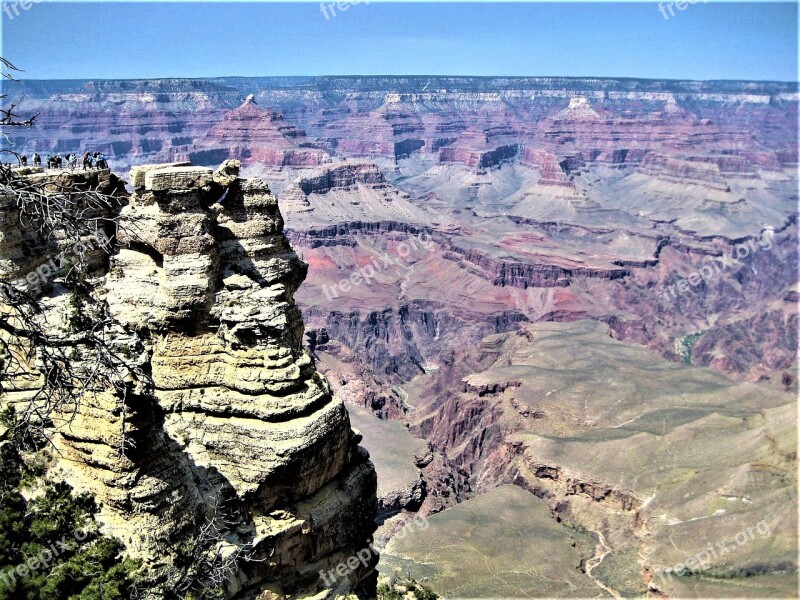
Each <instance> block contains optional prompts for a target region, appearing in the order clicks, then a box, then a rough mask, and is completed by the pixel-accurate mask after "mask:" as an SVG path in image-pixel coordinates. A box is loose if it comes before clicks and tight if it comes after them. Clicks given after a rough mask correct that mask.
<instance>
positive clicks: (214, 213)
mask: <svg viewBox="0 0 800 600" xmlns="http://www.w3.org/2000/svg"><path fill="white" fill-rule="evenodd" d="M238 170H239V165H238V162H235V161H229V162H226V163H225V164H224V165H223V166H222V167H221V168H220V169H219V170H217V171H216V172H212V170H211V169H208V168H203V167H192V166H189V165H186V164H182V165H153V166H145V167H139V168H136V169H134V171H133V172H132V174H131V181H132V183H133V186H134V187H135V190H134V192H133V194H132V195H131V196H130V198H129V200H128V201H127V203H126V205H125V206H124V207H123V208H121V212H120V214H119V219H118V220H119V229H118V234H117V240H116V241H117V245H118V250H117V251H116V252H115V253H114V254H113V255H112V256H111V259H110V264H109V265H108V269H107V273H106V272H105V271H104V270H102V269H101V270H100V272H99V273H94V274H95V275H101V276H102V277H96V278H94V279H93V280H92V284H93V285H94V286H95V289H96V291H97V293H98V294H100V295H102V296H104V297H105V300H106V302H107V305H108V312H109V314H110V316H111V317H112V321H113V325H111V326H109V327H108V331H107V332H106V334H107V335H108V336H109V339H110V340H111V344H112V345H114V347H116V348H117V350H118V351H119V352H120V353H121V354H122V355H124V356H125V357H127V359H128V360H130V362H131V364H136V365H138V366H139V367H140V369H141V371H142V372H144V373H146V374H147V375H149V377H148V378H143V380H142V381H141V382H139V383H138V384H137V385H131V386H129V387H128V388H126V389H125V390H124V391H119V390H114V389H108V390H106V389H104V390H99V391H96V392H95V393H93V394H86V396H85V397H84V398H82V399H81V402H80V404H79V405H78V407H77V411H76V413H75V415H74V418H72V419H71V421H70V423H69V424H68V425H67V426H65V427H62V428H60V432H59V435H58V436H57V438H56V444H57V448H58V451H59V454H58V458H57V460H56V461H55V464H54V466H53V468H52V469H51V471H50V473H49V476H50V477H54V478H55V477H58V478H62V479H65V480H66V481H67V482H69V483H70V484H71V485H73V487H74V488H75V489H76V490H78V491H89V492H91V493H92V494H93V495H94V496H95V497H96V498H97V500H98V502H99V503H101V504H102V512H101V521H102V523H103V526H104V530H105V532H106V533H107V534H109V535H112V536H114V537H117V538H119V539H120V540H122V541H123V543H124V544H125V545H126V546H127V552H128V553H129V554H130V555H131V556H134V557H137V558H141V559H143V561H144V563H145V565H146V566H147V567H149V569H150V571H149V572H150V575H151V581H150V586H151V587H152V589H153V590H156V591H159V592H163V593H165V594H166V597H178V596H179V595H180V594H182V593H185V591H187V590H196V589H197V587H198V586H200V587H206V588H208V587H210V583H209V582H208V581H205V580H204V579H203V578H204V577H206V576H208V573H202V572H200V573H195V574H193V575H192V577H194V581H188V580H187V577H188V576H187V574H186V571H185V570H183V571H182V570H181V568H180V565H181V564H185V563H186V562H187V560H188V558H189V557H187V554H192V552H195V551H196V550H197V549H198V547H199V546H200V545H201V543H202V544H204V545H203V547H202V548H199V549H200V550H203V551H207V552H210V553H211V554H212V555H213V554H215V553H216V554H217V556H218V557H221V558H220V559H219V561H220V562H221V563H222V564H223V565H224V566H226V567H227V571H226V577H225V579H224V582H223V584H222V585H221V586H219V588H218V589H219V590H221V591H222V592H223V593H224V596H225V597H226V598H233V597H236V598H256V597H258V598H261V599H264V598H279V597H280V598H282V597H286V596H287V595H289V596H293V597H296V596H303V597H311V596H313V597H319V598H323V597H334V596H335V597H343V596H348V595H358V596H359V597H364V598H367V597H371V596H373V595H374V592H375V580H376V575H375V571H374V563H375V562H377V557H376V556H374V555H373V556H371V560H370V562H369V563H368V564H363V563H359V564H358V565H357V567H356V568H348V569H347V573H346V575H345V576H341V577H337V578H333V579H331V578H328V579H325V580H324V579H323V578H321V577H320V571H324V572H327V571H329V570H330V569H332V568H335V567H337V565H339V564H340V563H343V562H345V561H346V560H347V559H348V558H350V557H351V556H353V555H354V554H355V553H356V552H357V551H358V550H359V549H361V548H364V547H365V546H366V545H367V544H369V543H370V542H371V540H372V537H371V536H372V532H373V531H374V529H375V525H374V519H375V510H376V475H375V471H374V468H373V466H372V463H371V462H370V461H369V455H368V454H367V452H366V451H365V450H364V449H363V448H360V447H359V446H358V442H359V441H360V436H359V435H357V434H356V433H355V432H354V431H353V430H352V429H351V427H350V421H349V417H348V414H347V411H346V410H345V408H344V405H343V403H342V402H341V400H339V399H338V398H336V397H334V396H333V394H332V392H331V388H330V386H329V384H328V383H327V381H326V380H325V379H323V378H322V377H321V376H320V375H319V374H318V373H317V372H316V370H315V366H314V362H313V360H312V358H311V356H310V354H309V353H308V352H307V351H305V350H304V349H303V347H302V339H303V322H302V318H301V315H300V312H299V310H298V309H297V307H296V306H295V303H294V300H293V295H294V293H295V291H296V290H297V287H298V286H299V285H300V284H301V283H302V281H303V279H304V278H305V275H306V269H307V266H306V264H305V263H304V262H303V261H302V260H300V259H299V258H298V256H297V255H296V254H295V252H294V251H293V250H292V248H291V246H290V245H289V242H288V241H287V239H286V237H285V236H284V234H283V220H282V217H281V214H280V211H279V208H278V202H277V199H276V197H275V196H274V195H273V194H272V193H271V192H270V189H269V188H268V187H267V185H266V184H264V183H263V182H262V181H259V180H254V179H250V180H248V179H240V178H239V177H238ZM109 176H110V175H109V174H108V173H106V178H107V179H108V177H109ZM78 177H80V176H78ZM110 177H111V178H113V176H110ZM113 180H114V181H119V180H117V179H115V178H113ZM10 208H11V207H9V206H6V205H4V209H5V210H4V215H3V216H4V221H5V222H6V223H7V225H8V226H9V227H12V228H13V227H19V224H18V222H17V223H15V222H13V217H14V215H13V214H12V213H13V210H10ZM22 240H23V236H21V235H18V236H16V237H15V236H14V235H11V234H5V235H4V237H3V241H4V244H3V245H2V249H3V259H4V262H3V263H2V264H3V265H4V268H3V269H4V270H3V272H2V273H0V275H2V276H3V277H7V276H9V275H16V273H11V272H10V269H9V268H6V266H7V265H9V264H17V263H18V261H17V258H18V255H19V251H20V245H21V242H22ZM30 266H35V265H30ZM45 293H46V295H47V298H46V300H47V302H48V303H52V306H53V309H52V310H53V311H54V312H56V313H57V312H58V311H59V310H60V309H62V308H63V305H64V302H65V298H66V296H67V294H66V291H65V290H64V289H63V288H60V287H59V284H58V282H55V285H51V286H49V287H48V289H47V290H45ZM28 387H29V390H28V391H27V392H21V393H20V392H17V393H16V395H15V396H14V398H12V400H14V401H17V402H20V403H24V402H25V401H26V400H28V399H29V398H30V395H31V393H32V392H33V390H35V385H30V386H28ZM208 524H213V529H214V531H215V532H216V533H215V535H214V536H213V538H211V539H205V538H203V534H202V533H201V532H202V531H203V529H204V528H205V529H206V530H208V528H207V527H206V526H207V525H208ZM192 549H194V550H192ZM180 597H183V596H180Z"/></svg>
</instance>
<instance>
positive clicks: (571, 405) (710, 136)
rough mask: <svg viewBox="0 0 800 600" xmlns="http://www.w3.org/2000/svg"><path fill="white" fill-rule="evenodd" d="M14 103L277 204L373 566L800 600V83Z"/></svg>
mask: <svg viewBox="0 0 800 600" xmlns="http://www.w3.org/2000/svg"><path fill="white" fill-rule="evenodd" d="M9 85H10V90H11V91H10V93H11V97H12V98H13V97H15V94H16V96H17V97H19V100H20V102H19V110H29V111H38V112H39V113H40V117H39V122H40V127H39V129H38V131H37V130H30V131H21V132H14V133H15V137H14V140H13V141H14V142H15V143H16V144H18V145H19V146H20V147H21V148H24V149H25V150H26V151H28V152H34V151H38V152H40V153H55V152H62V153H64V152H67V151H78V150H85V149H92V150H103V151H105V152H106V154H107V155H108V156H109V158H110V161H111V164H112V167H116V168H117V169H126V168H128V167H130V166H131V165H136V164H139V163H143V162H164V161H183V160H185V161H191V162H193V163H194V164H201V165H202V164H218V163H219V162H221V161H222V160H225V159H229V158H233V159H237V160H240V161H241V162H242V165H243V169H244V173H245V174H247V175H248V176H258V177H261V178H263V179H264V180H265V181H266V182H267V183H268V184H269V186H270V188H271V189H272V191H273V192H275V193H276V195H277V197H278V201H279V204H280V209H281V212H282V215H283V218H284V219H285V224H286V235H287V237H288V239H289V240H290V241H291V243H292V246H293V247H294V248H295V250H296V251H297V253H298V254H299V255H300V257H301V258H302V260H303V261H305V262H306V263H307V264H308V266H309V269H308V277H307V280H306V282H305V284H304V285H303V286H302V287H300V288H299V289H298V291H297V293H296V296H295V298H296V301H297V305H298V306H299V308H300V309H301V311H302V314H303V320H304V323H305V327H306V338H305V340H306V345H307V347H308V349H309V350H310V351H311V353H312V355H313V356H314V358H315V360H316V365H317V368H318V369H319V370H320V372H322V373H323V374H324V375H326V376H327V378H328V379H329V381H330V383H331V386H332V388H333V391H334V392H335V394H336V395H337V396H338V397H339V398H341V399H343V400H344V402H345V404H346V405H347V406H348V407H349V408H350V409H351V420H352V423H353V425H354V427H356V428H357V429H359V430H360V431H361V433H362V434H363V436H364V439H363V445H364V446H365V447H366V448H367V450H369V451H370V453H371V457H372V460H373V462H374V463H375V466H376V470H377V473H378V521H379V525H380V528H379V530H378V532H377V533H376V537H378V536H384V537H385V538H387V539H388V538H391V539H390V541H389V542H388V545H387V546H386V548H385V551H384V552H383V556H382V558H381V562H380V564H379V570H380V571H381V573H382V574H383V576H385V577H391V576H392V575H393V574H399V575H401V576H404V577H405V576H411V577H414V578H416V579H418V580H421V581H425V582H426V583H428V584H429V585H430V586H431V587H432V589H433V590H434V591H436V592H438V593H440V594H442V595H448V596H451V597H472V598H477V597H517V598H523V597H586V596H592V597H594V596H601V597H606V596H614V597H635V596H643V595H647V596H650V597H665V596H667V597H793V596H795V595H796V593H797V592H796V590H797V583H798V581H797V550H798V545H797V525H798V524H797V457H796V448H797V415H796V401H797V391H798V385H797V328H798V317H797V302H798V297H799V296H798V292H799V290H798V271H797V200H798V194H797V189H798V178H797V165H798V159H797V153H798V149H797V135H796V132H797V107H798V93H797V91H796V87H795V88H792V86H791V85H789V84H781V83H771V82H681V81H649V80H614V79H591V80H588V79H566V78H563V79H561V78H555V79H554V78H541V79H536V78H503V79H499V78H481V79H470V78H390V77H384V78H381V77H362V78H292V79H291V80H281V79H280V78H250V79H248V78H237V79H233V78H231V79H226V78H219V79H211V80H158V81H136V82H113V81H105V82H85V81H81V82H50V83H45V82H17V83H15V84H9ZM14 86H17V87H14ZM414 517H417V518H419V517H425V518H426V519H427V521H426V522H427V526H426V527H424V528H423V527H420V526H418V525H414V526H412V524H413V523H415V521H413V520H412V519H413V518H414ZM667 569H671V571H666V570H667Z"/></svg>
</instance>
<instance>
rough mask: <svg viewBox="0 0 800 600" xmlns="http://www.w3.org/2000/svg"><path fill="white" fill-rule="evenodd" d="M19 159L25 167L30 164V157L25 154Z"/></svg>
mask: <svg viewBox="0 0 800 600" xmlns="http://www.w3.org/2000/svg"><path fill="white" fill-rule="evenodd" d="M19 161H20V162H21V163H22V166H23V167H27V166H28V157H27V156H26V155H25V154H23V155H22V156H20V158H19Z"/></svg>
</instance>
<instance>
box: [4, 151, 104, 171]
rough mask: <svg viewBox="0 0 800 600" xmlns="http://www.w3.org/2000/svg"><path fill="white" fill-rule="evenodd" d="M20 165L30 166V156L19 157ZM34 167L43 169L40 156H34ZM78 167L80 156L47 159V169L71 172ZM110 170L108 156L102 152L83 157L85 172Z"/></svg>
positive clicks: (72, 155) (58, 156)
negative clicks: (64, 169)
mask: <svg viewBox="0 0 800 600" xmlns="http://www.w3.org/2000/svg"><path fill="white" fill-rule="evenodd" d="M19 160H20V164H21V165H22V166H23V167H27V166H28V156H27V155H25V154H23V155H22V156H20V157H19ZM32 166H34V167H41V166H42V157H41V156H39V154H37V153H34V154H33V164H32ZM77 167H78V155H77V154H74V153H71V154H67V156H66V158H62V157H61V155H60V154H56V155H54V156H49V157H47V168H48V169H62V168H68V169H70V170H71V171H74V170H75V169H76V168H77ZM107 168H108V161H106V155H105V154H103V153H102V152H94V153H92V152H86V153H84V155H83V170H84V171H86V170H88V169H107Z"/></svg>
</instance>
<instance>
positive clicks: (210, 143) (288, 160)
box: [190, 94, 330, 167]
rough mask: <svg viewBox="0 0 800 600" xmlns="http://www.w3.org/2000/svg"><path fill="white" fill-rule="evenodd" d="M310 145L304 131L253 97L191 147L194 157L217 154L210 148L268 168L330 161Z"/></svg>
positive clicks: (311, 164) (324, 153)
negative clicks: (259, 103)
mask: <svg viewBox="0 0 800 600" xmlns="http://www.w3.org/2000/svg"><path fill="white" fill-rule="evenodd" d="M309 145H311V144H309V143H308V141H307V140H306V134H305V132H304V131H303V130H302V129H299V128H297V127H295V126H294V125H291V124H290V123H288V122H286V120H285V119H284V118H283V116H282V115H280V114H278V113H276V112H275V111H270V110H264V109H263V108H261V107H260V106H258V104H256V102H255V100H254V98H253V95H252V94H251V95H250V96H248V98H247V100H245V102H244V104H242V105H241V106H240V107H239V108H236V109H234V110H232V111H229V112H227V113H226V114H225V116H224V117H223V118H222V120H221V121H220V122H219V123H217V124H216V125H214V126H213V127H212V128H211V129H210V130H209V132H208V133H207V134H206V137H205V140H203V141H202V142H201V143H200V144H199V145H198V147H191V148H190V150H191V152H190V156H191V155H192V154H198V153H200V152H205V153H206V155H208V153H209V152H213V150H209V149H217V151H218V152H223V153H224V152H227V156H228V158H234V159H240V160H242V161H246V162H248V163H249V162H257V163H261V164H264V165H268V166H277V167H281V166H288V165H291V166H296V167H311V166H316V165H320V164H323V163H327V162H330V157H329V156H328V154H327V152H325V151H324V150H321V149H319V148H312V147H308V146H309ZM202 148H209V149H206V150H202Z"/></svg>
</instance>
